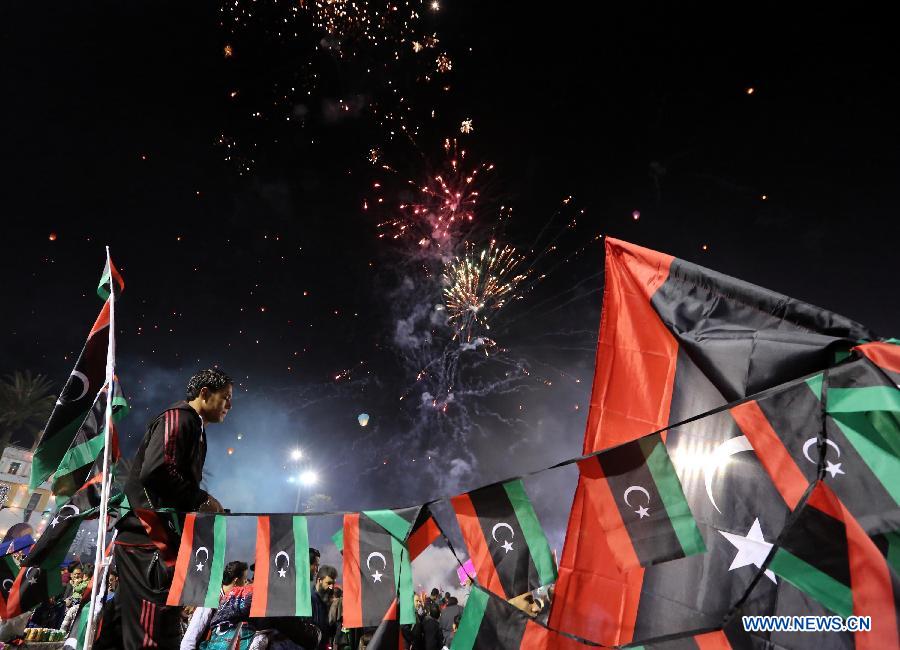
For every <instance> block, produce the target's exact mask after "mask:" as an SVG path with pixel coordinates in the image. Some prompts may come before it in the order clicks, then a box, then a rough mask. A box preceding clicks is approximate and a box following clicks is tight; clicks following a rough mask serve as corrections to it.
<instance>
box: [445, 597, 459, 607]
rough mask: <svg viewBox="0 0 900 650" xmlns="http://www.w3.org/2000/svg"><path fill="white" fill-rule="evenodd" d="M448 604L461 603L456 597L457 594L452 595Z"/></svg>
mask: <svg viewBox="0 0 900 650" xmlns="http://www.w3.org/2000/svg"><path fill="white" fill-rule="evenodd" d="M447 604H448V605H459V601H458V600H457V599H456V596H450V600H448V601H447Z"/></svg>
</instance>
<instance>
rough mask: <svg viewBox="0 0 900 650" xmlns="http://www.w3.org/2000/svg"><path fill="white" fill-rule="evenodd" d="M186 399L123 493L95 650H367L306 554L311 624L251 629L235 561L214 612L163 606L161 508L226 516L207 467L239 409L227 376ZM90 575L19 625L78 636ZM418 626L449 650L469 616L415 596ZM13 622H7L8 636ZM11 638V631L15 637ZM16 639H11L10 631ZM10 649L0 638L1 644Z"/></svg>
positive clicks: (435, 598) (248, 582) (409, 636)
mask: <svg viewBox="0 0 900 650" xmlns="http://www.w3.org/2000/svg"><path fill="white" fill-rule="evenodd" d="M186 393H187V394H186V398H185V400H184V401H181V402H178V403H176V404H175V405H173V406H172V407H170V408H168V409H166V410H165V411H163V412H162V413H160V414H159V415H158V416H157V417H155V418H154V419H153V420H152V421H151V422H150V425H149V426H148V428H147V432H146V433H145V435H144V438H143V440H142V442H141V445H140V447H139V449H138V452H137V455H136V457H135V460H134V463H133V464H132V467H131V471H130V473H129V475H128V477H127V480H126V483H125V487H124V492H125V496H126V497H127V498H128V501H129V503H130V505H131V509H130V510H128V511H126V512H125V514H124V515H123V516H122V517H121V518H120V519H119V521H118V523H117V524H116V529H117V533H116V538H115V543H114V545H113V546H114V550H113V558H112V567H114V568H112V569H111V570H110V571H109V573H108V582H107V585H106V587H107V588H106V589H105V590H101V592H102V593H101V592H97V593H98V595H97V596H95V598H97V603H96V605H97V606H95V611H96V612H98V615H97V618H96V621H95V622H96V629H97V630H98V633H97V636H96V637H95V642H94V647H95V648H97V649H98V650H105V649H107V648H109V649H112V648H116V649H124V650H138V649H139V648H158V649H159V650H174V649H176V648H180V649H181V650H196V649H199V650H219V649H221V650H225V649H226V648H227V649H229V650H230V649H231V648H235V649H239V650H251V649H252V650H264V649H266V648H272V650H362V649H364V648H365V647H366V644H367V643H368V640H369V639H370V638H371V636H372V633H373V632H374V630H359V629H345V628H344V627H343V597H342V593H341V590H340V587H339V586H337V582H336V581H337V579H338V572H337V569H335V567H333V566H329V565H324V564H320V557H321V555H320V553H319V551H318V550H316V549H315V548H310V551H309V566H310V575H309V579H310V598H311V603H310V605H311V616H308V617H278V618H258V617H257V618H251V617H250V611H251V605H252V601H253V569H254V566H253V565H248V564H247V563H246V562H241V561H233V562H230V563H229V564H228V565H227V566H226V567H225V570H224V574H223V580H222V588H221V592H220V595H219V603H218V607H216V608H206V607H173V606H168V605H167V604H166V603H167V599H168V595H169V589H170V587H171V584H172V579H173V575H174V570H173V565H174V561H173V560H172V558H173V555H174V554H175V553H176V552H177V548H178V544H179V542H180V539H179V535H178V528H176V527H175V526H174V525H167V523H166V522H165V521H164V520H163V519H162V518H160V517H158V516H156V515H155V514H154V513H155V512H158V511H159V510H161V509H171V510H175V511H178V512H181V513H187V512H211V513H217V512H224V509H223V507H222V504H221V503H220V502H219V501H218V500H217V499H216V498H215V497H213V496H212V495H211V494H209V493H207V492H206V491H204V490H203V489H202V488H201V487H200V485H201V482H202V479H203V465H204V462H205V459H206V427H207V425H209V424H212V423H217V422H222V421H223V420H224V419H225V416H226V415H227V413H228V411H229V410H230V409H231V400H232V393H233V386H232V380H231V378H230V377H228V375H226V374H225V373H224V372H222V371H221V370H219V369H209V370H204V371H201V372H199V373H197V374H196V375H194V376H193V377H191V379H190V381H189V382H188V386H187V391H186ZM92 574H93V566H89V565H86V566H81V565H78V564H73V565H70V566H68V567H65V569H64V570H63V575H62V578H63V582H64V583H65V585H66V587H65V591H64V592H63V593H62V594H61V595H60V596H55V597H53V598H51V599H49V600H48V601H47V602H45V603H42V604H41V605H39V606H38V607H37V608H36V609H35V610H34V611H33V612H32V613H30V614H29V615H27V617H28V618H27V620H26V615H23V616H22V617H19V620H18V621H17V622H16V625H21V627H23V628H24V627H25V624H26V622H27V625H28V626H30V627H41V628H51V629H64V630H65V631H67V632H68V631H70V630H71V629H72V626H73V625H74V622H75V620H76V617H77V616H78V614H79V612H80V611H81V609H82V608H83V607H85V606H87V604H86V601H87V600H88V598H86V597H85V594H86V592H88V591H90V590H89V589H88V584H89V579H90V576H91V575H92ZM549 595H550V594H548V593H546V592H544V593H543V594H542V593H538V592H534V593H528V594H524V595H522V596H519V597H517V598H514V599H512V600H511V601H510V602H511V603H512V604H513V605H515V606H516V607H518V608H519V609H521V610H522V611H524V612H525V613H527V614H528V615H529V616H532V617H537V618H540V617H541V616H542V615H543V616H545V615H546V610H547V609H548V608H546V607H543V603H544V602H545V601H546V599H547V597H548V596H549ZM414 607H415V611H416V620H415V623H414V624H413V625H404V626H401V632H402V636H403V638H404V640H405V643H406V645H407V647H408V649H409V650H446V649H449V648H450V646H451V645H452V642H453V637H454V635H455V634H456V630H457V628H458V627H459V623H460V619H461V616H462V607H461V605H460V604H459V602H458V601H457V599H456V598H455V597H454V596H452V595H451V594H450V593H449V592H443V595H442V592H441V591H439V590H438V589H437V588H435V589H432V591H431V593H430V594H426V593H424V592H423V593H420V594H416V595H415V601H414ZM6 623H7V622H2V621H0V636H2V629H3V628H2V626H3V625H6ZM13 632H15V631H14V630H13ZM7 633H8V631H7ZM2 640H4V639H3V638H0V641H2Z"/></svg>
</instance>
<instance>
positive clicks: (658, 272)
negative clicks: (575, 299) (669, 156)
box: [583, 238, 678, 454]
mask: <svg viewBox="0 0 900 650" xmlns="http://www.w3.org/2000/svg"><path fill="white" fill-rule="evenodd" d="M673 259H675V258H673V257H672V256H671V255H663V254H662V253H657V252H656V251H652V250H650V249H648V248H641V247H640V246H634V245H633V244H628V243H626V242H622V241H619V240H616V239H608V238H607V240H606V282H605V284H604V288H603V309H602V311H601V318H600V336H599V340H598V341H597V355H596V366H595V371H594V383H593V387H592V389H591V408H590V412H589V413H588V422H587V429H586V431H585V434H584V449H583V452H584V453H586V454H589V453H591V452H594V451H599V450H600V449H605V448H607V447H613V446H615V445H619V444H622V443H623V442H630V441H632V440H634V439H636V438H639V437H641V436H643V435H645V434H647V433H650V432H651V431H656V430H657V429H661V428H663V427H664V426H666V425H667V424H668V423H669V408H670V406H671V401H672V387H673V385H674V383H675V364H676V361H677V359H678V342H677V341H676V340H675V337H674V336H672V333H671V332H669V330H667V329H666V327H665V325H663V323H662V321H661V320H660V319H659V316H658V315H657V313H656V311H655V310H654V309H653V306H652V305H651V304H650V299H651V298H652V297H653V294H654V293H656V291H657V290H658V289H659V287H661V286H662V285H663V283H664V282H665V281H666V280H667V279H668V277H669V268H670V266H671V264H672V260H673Z"/></svg>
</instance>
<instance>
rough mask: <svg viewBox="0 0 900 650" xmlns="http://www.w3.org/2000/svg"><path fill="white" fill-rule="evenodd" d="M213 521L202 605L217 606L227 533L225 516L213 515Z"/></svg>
mask: <svg viewBox="0 0 900 650" xmlns="http://www.w3.org/2000/svg"><path fill="white" fill-rule="evenodd" d="M215 517H216V521H215V523H213V561H212V566H210V567H209V584H208V585H207V587H206V599H205V600H204V601H203V606H204V607H210V608H213V609H215V608H217V607H218V606H219V593H220V592H219V590H220V589H221V588H222V572H223V571H224V570H225V537H226V535H227V534H228V533H227V523H226V522H227V519H228V518H227V517H221V516H219V515H215Z"/></svg>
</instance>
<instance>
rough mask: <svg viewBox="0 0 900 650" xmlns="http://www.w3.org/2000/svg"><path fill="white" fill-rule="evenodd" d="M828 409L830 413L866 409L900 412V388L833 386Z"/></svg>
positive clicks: (829, 393) (857, 411)
mask: <svg viewBox="0 0 900 650" xmlns="http://www.w3.org/2000/svg"><path fill="white" fill-rule="evenodd" d="M826 410H827V411H828V413H830V414H834V413H861V412H864V411H892V412H894V413H900V390H898V389H897V388H894V387H893V386H864V387H862V388H831V389H829V391H828V404H827V405H826Z"/></svg>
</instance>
